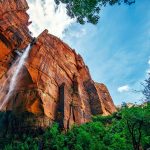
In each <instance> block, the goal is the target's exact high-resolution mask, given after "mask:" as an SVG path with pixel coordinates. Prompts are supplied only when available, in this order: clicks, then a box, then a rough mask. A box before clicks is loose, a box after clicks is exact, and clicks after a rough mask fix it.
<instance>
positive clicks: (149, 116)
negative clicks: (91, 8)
mask: <svg viewBox="0 0 150 150" xmlns="http://www.w3.org/2000/svg"><path fill="white" fill-rule="evenodd" d="M149 127H150V104H149V103H148V104H147V105H145V106H142V105H141V106H136V107H135V106H134V107H131V108H127V107H124V108H122V109H121V110H120V111H119V112H117V113H114V114H112V115H110V116H95V117H93V121H91V122H89V123H85V124H82V125H80V126H77V125H74V126H73V127H72V128H71V129H70V130H68V131H67V132H66V133H64V132H62V131H61V130H60V129H59V126H58V125H57V124H56V123H54V124H53V126H52V127H51V128H48V129H46V130H45V132H44V133H43V134H42V135H41V134H39V135H36V136H31V135H27V134H26V135H25V134H24V135H22V137H20V136H19V138H18V137H17V136H16V137H15V136H14V137H13V138H12V139H10V140H9V142H8V144H6V145H5V146H4V147H5V148H4V150H14V149H15V150H28V149H33V150H37V149H44V150H132V149H134V150H139V148H140V147H142V148H143V149H147V148H149V147H150V128H149ZM5 139H6V138H5Z"/></svg>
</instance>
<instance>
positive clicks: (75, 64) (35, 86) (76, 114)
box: [0, 0, 116, 129]
mask: <svg viewBox="0 0 150 150" xmlns="http://www.w3.org/2000/svg"><path fill="white" fill-rule="evenodd" d="M6 4H7V7H6V8H5V7H3V6H4V5H6ZM2 7H3V9H0V91H1V96H0V103H2V102H3V99H4V97H5V95H6V93H7V91H8V87H9V84H10V79H11V77H12V75H13V72H14V71H15V67H16V65H15V61H16V60H17V58H18V57H19V55H18V53H19V51H21V50H22V49H23V48H25V47H26V46H27V44H28V43H30V42H31V41H32V40H33V38H32V37H31V35H30V32H29V30H28V25H29V22H28V19H29V16H28V15H27V14H26V10H27V9H28V5H27V3H26V1H25V0H17V1H16V0H4V1H0V8H2ZM10 14H11V15H10ZM4 110H5V111H13V112H15V114H16V115H17V114H20V113H24V112H29V113H31V114H33V115H34V117H35V122H34V126H41V127H47V126H49V125H50V124H51V122H53V121H56V122H58V123H59V125H60V126H61V127H62V128H65V129H68V128H70V127H71V126H72V125H73V124H74V123H76V124H82V123H85V122H88V121H90V120H91V117H92V115H99V114H100V115H109V114H111V113H113V112H115V111H116V108H115V106H114V103H113V101H112V98H111V96H110V94H109V92H108V90H107V88H106V86H105V85H104V84H100V83H95V82H94V81H93V80H92V78H91V76H90V73H89V70H88V67H87V66H86V65H85V63H84V61H83V59H82V57H81V56H80V55H78V54H76V52H75V51H74V50H72V49H71V48H70V47H69V46H68V45H66V44H65V43H64V42H62V41H61V40H60V39H58V38H57V37H55V36H53V35H51V34H48V31H47V30H45V31H43V32H42V33H41V34H40V35H39V36H38V37H37V39H36V43H35V44H33V46H32V48H31V50H30V54H29V57H28V59H27V61H26V63H25V65H24V67H23V68H22V70H21V71H20V74H19V76H18V82H17V86H16V87H15V90H14V91H13V93H12V94H11V96H10V97H9V101H8V103H7V104H6V105H5V107H4V108H3V109H2V110H1V111H4Z"/></svg>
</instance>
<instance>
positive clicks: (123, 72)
mask: <svg viewBox="0 0 150 150" xmlns="http://www.w3.org/2000/svg"><path fill="white" fill-rule="evenodd" d="M28 1H29V6H30V10H29V14H30V18H31V20H32V21H33V24H32V26H31V31H33V34H34V35H38V34H39V33H40V32H42V31H43V30H44V29H45V28H48V29H49V32H50V33H52V34H55V35H56V36H58V37H60V38H61V39H63V40H64V41H65V42H66V43H68V44H69V45H70V46H71V47H72V48H74V49H75V50H76V51H77V52H78V53H80V54H81V56H82V57H83V58H84V61H85V63H86V64H87V65H88V67H89V69H90V73H91V75H92V78H93V79H94V80H95V81H96V82H102V83H105V84H106V85H107V87H108V89H109V91H110V94H111V96H112V98H113V100H114V102H115V104H121V103H122V102H123V101H126V102H135V101H137V102H138V101H139V100H140V99H141V97H142V95H141V94H140V93H137V92H133V90H140V89H141V88H142V87H141V85H140V82H142V81H144V79H145V78H146V74H147V72H148V71H150V62H149V64H148V61H149V59H150V58H149V57H150V0H136V3H135V4H133V5H131V6H127V5H121V6H117V5H116V6H113V7H110V6H108V7H105V8H104V9H103V10H102V12H101V14H100V17H101V18H100V21H99V23H98V24H97V25H91V24H86V25H79V24H77V23H75V21H74V20H71V19H70V18H68V16H67V15H65V11H64V10H65V9H64V7H62V8H61V9H60V10H59V12H57V14H55V13H54V12H52V11H51V12H49V11H50V10H52V9H53V4H54V3H53V2H52V0H49V3H48V4H45V8H44V9H45V12H44V13H43V9H42V8H41V6H40V0H35V1H31V0H28ZM47 2H48V1H47ZM35 4H36V5H35ZM46 6H51V7H47V8H46ZM37 10H38V11H37ZM34 11H35V12H34ZM45 14H46V15H45ZM40 18H41V19H42V21H41V22H40V21H39V20H40Z"/></svg>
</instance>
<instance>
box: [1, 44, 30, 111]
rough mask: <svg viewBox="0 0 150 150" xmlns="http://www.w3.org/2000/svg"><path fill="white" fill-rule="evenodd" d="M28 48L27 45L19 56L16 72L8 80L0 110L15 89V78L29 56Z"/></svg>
mask: <svg viewBox="0 0 150 150" xmlns="http://www.w3.org/2000/svg"><path fill="white" fill-rule="evenodd" d="M30 47H31V45H30V44H29V45H28V46H27V48H26V49H25V52H24V53H23V55H22V56H21V58H20V60H19V62H18V65H17V66H16V70H15V72H14V74H13V76H12V78H11V80H10V84H9V91H8V93H7V95H6V96H5V98H4V100H3V102H2V104H0V110H2V109H3V107H4V106H5V105H6V104H7V102H8V100H9V97H10V96H11V93H12V92H13V90H14V89H15V87H16V85H17V77H18V75H19V73H20V71H21V69H22V67H23V66H24V63H25V61H26V58H27V57H28V55H29V51H30Z"/></svg>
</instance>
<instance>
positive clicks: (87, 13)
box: [55, 0, 135, 24]
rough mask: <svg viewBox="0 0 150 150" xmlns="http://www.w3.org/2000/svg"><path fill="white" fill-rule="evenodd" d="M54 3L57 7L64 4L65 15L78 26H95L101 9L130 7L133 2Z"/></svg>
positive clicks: (80, 0) (82, 0)
mask: <svg viewBox="0 0 150 150" xmlns="http://www.w3.org/2000/svg"><path fill="white" fill-rule="evenodd" d="M55 2H56V4H57V5H59V4H60V2H62V3H65V4H66V8H67V14H68V15H69V16H70V17H71V18H76V19H77V22H79V23H80V24H84V23H86V22H89V23H92V24H97V23H98V20H99V18H100V17H99V13H100V10H101V9H102V7H105V6H106V5H111V6H112V5H115V4H119V5H120V4H121V3H124V4H127V5H131V4H132V3H135V0H55Z"/></svg>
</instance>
